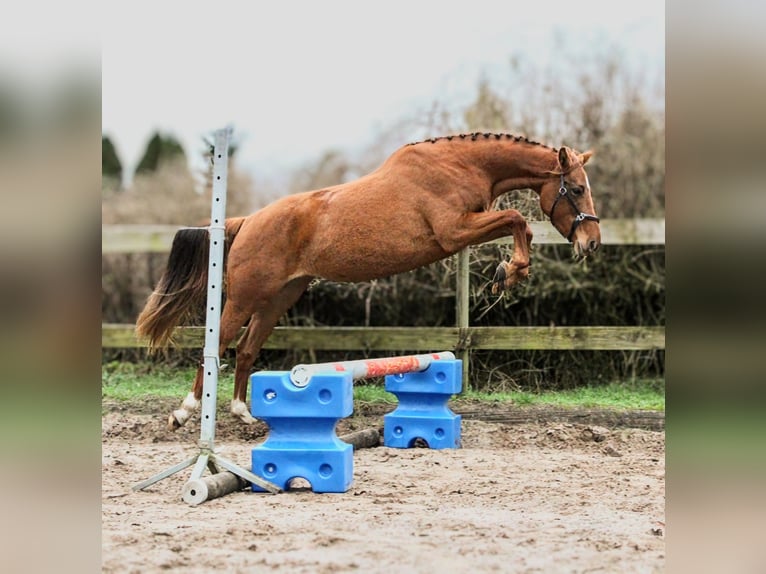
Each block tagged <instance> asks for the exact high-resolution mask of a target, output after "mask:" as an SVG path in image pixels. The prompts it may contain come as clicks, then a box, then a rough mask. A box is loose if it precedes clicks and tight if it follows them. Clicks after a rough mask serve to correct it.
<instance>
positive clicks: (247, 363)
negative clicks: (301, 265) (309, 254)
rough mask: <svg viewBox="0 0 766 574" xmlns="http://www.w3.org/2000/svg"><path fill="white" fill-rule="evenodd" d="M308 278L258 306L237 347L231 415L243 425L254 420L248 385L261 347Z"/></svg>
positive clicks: (295, 280)
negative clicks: (251, 413)
mask: <svg viewBox="0 0 766 574" xmlns="http://www.w3.org/2000/svg"><path fill="white" fill-rule="evenodd" d="M310 281H311V278H310V277H301V278H298V279H294V280H292V281H291V282H289V283H288V284H287V285H285V286H284V287H283V288H282V289H281V290H280V291H279V292H278V293H277V294H276V295H274V296H273V297H272V298H271V299H270V300H269V301H268V303H267V304H265V305H263V306H261V308H260V309H258V310H257V311H256V312H255V313H253V316H252V318H251V319H250V324H249V325H248V327H247V330H246V331H245V334H244V335H243V336H242V338H241V339H240V340H239V343H237V366H236V369H235V372H234V397H233V398H232V401H231V413H232V414H233V415H234V416H235V417H238V418H239V419H241V420H242V421H244V422H246V423H252V422H254V421H255V419H254V418H253V417H252V416H251V415H250V412H249V411H248V409H247V403H246V399H247V383H248V379H249V377H250V370H251V369H252V367H253V364H254V363H255V359H256V358H257V357H258V353H260V350H261V347H263V344H264V343H265V342H266V339H268V337H269V335H271V332H272V331H273V330H274V327H275V326H276V324H277V322H278V321H279V319H280V317H282V315H284V313H285V312H287V310H288V309H289V308H290V307H292V306H293V304H294V303H295V302H296V301H297V300H298V298H299V297H300V296H301V295H302V294H303V292H304V291H305V290H306V287H308V284H309V282H310Z"/></svg>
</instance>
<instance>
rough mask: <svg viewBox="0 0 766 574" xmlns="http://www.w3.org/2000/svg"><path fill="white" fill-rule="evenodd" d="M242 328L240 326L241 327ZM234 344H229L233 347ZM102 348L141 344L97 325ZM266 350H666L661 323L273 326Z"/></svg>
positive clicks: (180, 341) (180, 340) (127, 333)
mask: <svg viewBox="0 0 766 574" xmlns="http://www.w3.org/2000/svg"><path fill="white" fill-rule="evenodd" d="M243 330H244V329H243ZM204 331H205V329H204V327H177V328H176V329H175V331H174V339H175V342H176V345H177V346H178V347H181V348H197V347H202V346H203V343H204V340H205V333H204ZM234 345H235V343H234V342H233V343H232V344H231V346H232V347H234ZM101 346H102V347H104V348H141V347H145V346H146V345H145V343H144V342H142V341H138V340H137V339H136V336H135V333H134V326H133V325H126V324H114V323H106V324H103V325H102V326H101ZM264 348H265V349H314V350H316V351H353V350H366V351H370V350H376V351H433V350H445V351H451V350H455V351H458V352H460V351H463V350H480V349H484V350H490V349H495V350H501V349H518V350H538V349H553V350H600V351H609V350H651V349H664V348H665V328H664V327H468V328H465V329H460V328H458V327H277V328H276V329H274V332H273V333H272V334H271V336H270V337H269V338H268V340H267V341H266V344H265V345H264Z"/></svg>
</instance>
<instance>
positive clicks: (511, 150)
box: [472, 141, 556, 200]
mask: <svg viewBox="0 0 766 574" xmlns="http://www.w3.org/2000/svg"><path fill="white" fill-rule="evenodd" d="M476 143H478V144H479V145H477V146H476V147H475V151H473V152H472V153H473V154H474V155H475V158H476V162H477V163H479V164H480V165H482V166H483V168H484V170H485V171H486V173H487V177H488V179H489V180H490V181H491V182H492V195H493V197H492V199H493V200H494V199H495V198H497V197H498V196H499V195H502V194H503V193H506V192H508V191H512V190H515V189H533V190H535V191H536V192H538V193H539V192H540V187H541V185H542V182H543V181H544V180H545V179H546V178H547V177H548V176H547V174H546V172H547V171H548V170H550V169H552V166H554V165H555V162H556V153H555V150H553V149H552V148H548V147H545V146H543V145H539V144H529V143H520V142H504V141H497V142H481V143H480V142H476Z"/></svg>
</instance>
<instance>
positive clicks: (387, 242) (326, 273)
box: [311, 233, 448, 282]
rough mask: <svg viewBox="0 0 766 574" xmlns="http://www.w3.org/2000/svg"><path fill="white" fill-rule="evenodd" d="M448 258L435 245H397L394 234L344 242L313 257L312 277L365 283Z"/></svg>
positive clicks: (414, 242) (405, 242) (432, 242)
mask: <svg viewBox="0 0 766 574" xmlns="http://www.w3.org/2000/svg"><path fill="white" fill-rule="evenodd" d="M370 239H373V240H372V241H371V240H370ZM447 255H448V254H447V253H445V252H444V251H443V250H442V249H441V247H440V246H439V245H438V243H436V242H435V241H432V240H420V241H414V240H409V241H405V240H403V239H402V238H399V240H398V241H396V240H395V234H393V233H392V234H391V235H390V236H388V237H378V238H365V239H364V240H359V241H351V240H348V239H347V240H345V241H338V242H336V243H335V244H333V245H332V246H331V247H328V248H327V249H324V250H323V251H322V253H321V254H319V255H318V256H317V257H315V259H314V261H313V262H312V265H311V266H312V267H313V268H314V269H313V273H312V275H316V276H319V277H324V278H325V279H329V280H331V281H351V282H354V281H368V280H370V279H376V278H380V277H387V276H389V275H395V274H397V273H403V272H404V271H410V270H412V269H417V268H418V267H422V266H423V265H428V264H429V263H433V262H434V261H438V260H439V259H442V258H444V257H446V256H447Z"/></svg>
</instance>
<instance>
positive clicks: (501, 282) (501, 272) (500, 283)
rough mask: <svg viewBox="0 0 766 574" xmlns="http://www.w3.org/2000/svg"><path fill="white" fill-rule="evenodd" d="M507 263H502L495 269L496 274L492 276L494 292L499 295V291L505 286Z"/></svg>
mask: <svg viewBox="0 0 766 574" xmlns="http://www.w3.org/2000/svg"><path fill="white" fill-rule="evenodd" d="M506 277H507V275H506V273H505V263H500V265H498V266H497V269H495V276H494V277H493V278H492V294H493V295H497V293H498V291H500V289H502V288H503V287H504V286H505V280H506Z"/></svg>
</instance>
